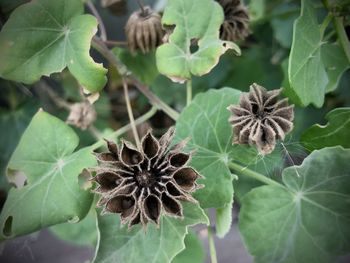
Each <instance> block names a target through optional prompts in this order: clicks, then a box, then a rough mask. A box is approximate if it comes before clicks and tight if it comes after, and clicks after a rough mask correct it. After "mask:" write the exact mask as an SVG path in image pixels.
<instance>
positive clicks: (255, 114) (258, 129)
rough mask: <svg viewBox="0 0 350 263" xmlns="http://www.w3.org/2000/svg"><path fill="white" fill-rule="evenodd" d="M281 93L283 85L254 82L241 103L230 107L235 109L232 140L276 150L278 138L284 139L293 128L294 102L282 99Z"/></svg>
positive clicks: (233, 110) (264, 149)
mask: <svg viewBox="0 0 350 263" xmlns="http://www.w3.org/2000/svg"><path fill="white" fill-rule="evenodd" d="M280 93H281V89H278V90H271V91H267V90H266V89H265V88H264V87H262V86H259V85H258V84H256V83H254V84H253V85H251V86H250V92H249V93H243V94H242V95H241V97H240V100H239V105H230V106H229V107H228V108H227V109H228V110H229V111H231V113H232V116H231V117H230V118H229V122H230V123H231V124H232V127H233V133H234V138H233V143H236V144H250V145H256V146H257V148H258V150H259V152H260V153H261V154H263V155H265V154H269V153H271V152H272V151H273V150H274V148H275V145H276V140H284V137H285V135H286V134H287V133H289V132H290V131H291V130H292V129H293V122H292V121H293V119H294V111H293V110H294V105H288V99H282V100H279V99H278V96H279V94H280Z"/></svg>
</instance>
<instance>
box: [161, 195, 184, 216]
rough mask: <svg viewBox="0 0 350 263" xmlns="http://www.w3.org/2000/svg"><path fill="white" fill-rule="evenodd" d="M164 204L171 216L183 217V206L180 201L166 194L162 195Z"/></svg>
mask: <svg viewBox="0 0 350 263" xmlns="http://www.w3.org/2000/svg"><path fill="white" fill-rule="evenodd" d="M162 204H163V207H164V209H165V212H167V213H168V214H170V215H175V216H182V206H181V204H180V202H179V201H177V200H176V199H174V198H172V197H171V196H170V195H168V194H167V193H166V192H164V193H163V194H162Z"/></svg>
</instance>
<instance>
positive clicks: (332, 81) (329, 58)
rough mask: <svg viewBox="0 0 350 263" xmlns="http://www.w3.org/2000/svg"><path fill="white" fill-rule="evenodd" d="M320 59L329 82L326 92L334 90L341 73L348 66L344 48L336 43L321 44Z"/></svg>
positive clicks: (349, 66)
mask: <svg viewBox="0 0 350 263" xmlns="http://www.w3.org/2000/svg"><path fill="white" fill-rule="evenodd" d="M321 52H322V61H323V63H324V65H325V67H326V71H327V74H328V78H329V82H328V84H327V87H326V92H330V91H334V90H335V89H336V88H337V87H338V84H339V81H340V78H341V76H342V75H343V73H344V72H345V71H346V70H347V69H348V68H350V64H349V62H348V60H347V58H346V55H345V53H344V49H343V48H342V47H341V46H339V44H338V43H333V44H326V45H323V46H322V49H321Z"/></svg>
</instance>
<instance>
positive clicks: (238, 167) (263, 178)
mask: <svg viewBox="0 0 350 263" xmlns="http://www.w3.org/2000/svg"><path fill="white" fill-rule="evenodd" d="M228 167H229V168H230V169H232V170H234V171H235V172H238V173H240V174H242V175H245V176H247V177H250V178H253V179H255V180H258V181H260V182H262V183H264V184H268V185H274V186H280V187H281V186H282V187H283V185H282V184H280V183H278V182H276V181H274V180H272V179H270V178H268V177H266V176H264V175H262V174H260V173H257V172H254V171H252V170H250V169H248V168H246V167H244V166H241V165H239V164H237V163H233V162H231V163H229V164H228Z"/></svg>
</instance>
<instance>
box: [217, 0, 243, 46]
mask: <svg viewBox="0 0 350 263" xmlns="http://www.w3.org/2000/svg"><path fill="white" fill-rule="evenodd" d="M216 1H217V2H219V4H220V5H221V6H222V8H223V10H224V15H225V20H224V23H223V24H222V25H221V28H220V38H221V39H222V40H228V41H237V40H243V39H245V38H246V37H247V36H248V35H249V34H250V30H249V14H248V9H247V8H246V7H245V6H244V4H243V3H241V1H240V0H216Z"/></svg>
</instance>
